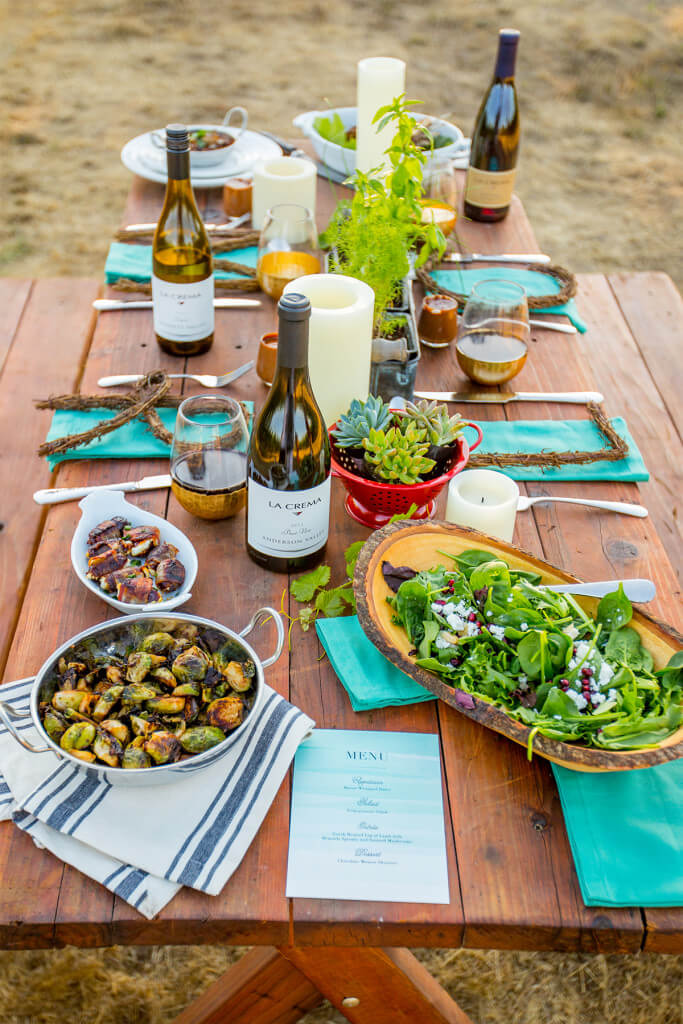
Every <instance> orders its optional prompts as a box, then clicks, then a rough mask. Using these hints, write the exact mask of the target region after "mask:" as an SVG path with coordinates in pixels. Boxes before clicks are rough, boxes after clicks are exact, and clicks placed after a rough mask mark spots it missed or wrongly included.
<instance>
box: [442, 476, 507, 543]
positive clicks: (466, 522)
mask: <svg viewBox="0 0 683 1024" xmlns="http://www.w3.org/2000/svg"><path fill="white" fill-rule="evenodd" d="M518 500H519V487H518V486H517V484H516V483H515V481H514V480H511V479H510V477H509V476H505V474H504V473H499V472H496V471H495V470H492V469H467V470H465V471H464V472H463V473H459V474H458V475H457V476H454V477H453V479H452V480H451V482H450V484H449V485H448V502H447V505H446V522H448V523H456V524H457V525H458V526H471V527H473V528H474V529H475V530H481V532H482V533H488V534H490V535H491V536H492V537H498V538H499V539H500V540H506V541H511V540H512V534H513V531H514V529H515V516H516V515H517V502H518Z"/></svg>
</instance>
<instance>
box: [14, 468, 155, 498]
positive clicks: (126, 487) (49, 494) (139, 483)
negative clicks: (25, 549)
mask: <svg viewBox="0 0 683 1024" xmlns="http://www.w3.org/2000/svg"><path fill="white" fill-rule="evenodd" d="M170 486H171V478H170V476H169V475H168V473H165V474H162V475H161V476H144V477H143V478H142V480H128V481H126V483H122V484H97V485H93V486H92V487H49V488H48V489H47V490H45V491H36V492H35V494H34V495H33V500H34V501H35V502H36V504H38V505H55V504H57V502H59V501H74V500H75V499H76V498H85V496H86V494H92V493H93V492H94V491H157V490H160V489H161V488H164V487H170Z"/></svg>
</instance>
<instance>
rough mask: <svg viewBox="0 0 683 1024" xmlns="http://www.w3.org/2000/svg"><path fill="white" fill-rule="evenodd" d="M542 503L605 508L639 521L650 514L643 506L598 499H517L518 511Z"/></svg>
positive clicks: (550, 497)
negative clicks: (634, 517) (550, 502)
mask: <svg viewBox="0 0 683 1024" xmlns="http://www.w3.org/2000/svg"><path fill="white" fill-rule="evenodd" d="M541 501H561V502H565V503H566V504H567V505H587V506H588V507H589V508H604V509H607V511H608V512H620V513H621V514H622V515H623V516H638V518H639V519H644V518H645V517H646V516H647V514H648V512H647V509H646V508H645V507H644V506H643V505H632V504H630V502H628V501H598V500H597V499H588V498H554V497H552V496H546V495H539V496H538V497H537V498H528V497H527V496H526V495H525V494H520V496H519V498H518V499H517V511H518V512H526V511H527V509H530V508H531V506H532V505H536V504H538V502H541Z"/></svg>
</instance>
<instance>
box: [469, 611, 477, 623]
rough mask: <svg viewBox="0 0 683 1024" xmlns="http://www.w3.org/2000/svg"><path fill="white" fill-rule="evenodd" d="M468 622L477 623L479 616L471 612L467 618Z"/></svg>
mask: <svg viewBox="0 0 683 1024" xmlns="http://www.w3.org/2000/svg"><path fill="white" fill-rule="evenodd" d="M467 620H468V622H476V621H477V616H476V615H475V614H474V612H470V614H469V615H468V616H467Z"/></svg>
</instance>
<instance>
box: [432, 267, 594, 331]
mask: <svg viewBox="0 0 683 1024" xmlns="http://www.w3.org/2000/svg"><path fill="white" fill-rule="evenodd" d="M432 277H433V278H434V280H435V281H436V283H437V284H439V285H441V287H442V288H449V289H450V290H451V291H454V292H458V293H460V294H461V295H469V294H470V292H471V291H472V288H473V287H474V285H475V284H477V283H478V282H479V281H486V280H489V279H490V278H492V277H495V278H502V279H503V280H505V281H516V282H517V284H521V285H522V287H523V288H525V289H526V293H527V295H552V294H553V292H559V290H560V288H561V285H560V282H559V281H557V280H556V279H555V278H554V277H550V276H549V275H548V274H541V273H540V272H539V271H538V270H522V269H520V268H519V267H467V268H461V267H458V268H457V269H453V270H435V271H433V273H432ZM538 312H539V313H543V314H544V315H545V314H546V313H561V314H564V315H565V316H568V317H569V319H570V320H571V322H572V323H573V324H574V327H576V329H577V331H581V333H582V334H585V332H586V331H587V330H588V328H587V326H586V324H585V323H584V322H583V320H582V319H581V317H580V316H579V312H578V310H577V308H576V303H575V302H574V300H573V299H569V301H568V302H565V303H564V304H563V305H559V306H552V308H550V309H543V310H538Z"/></svg>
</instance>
